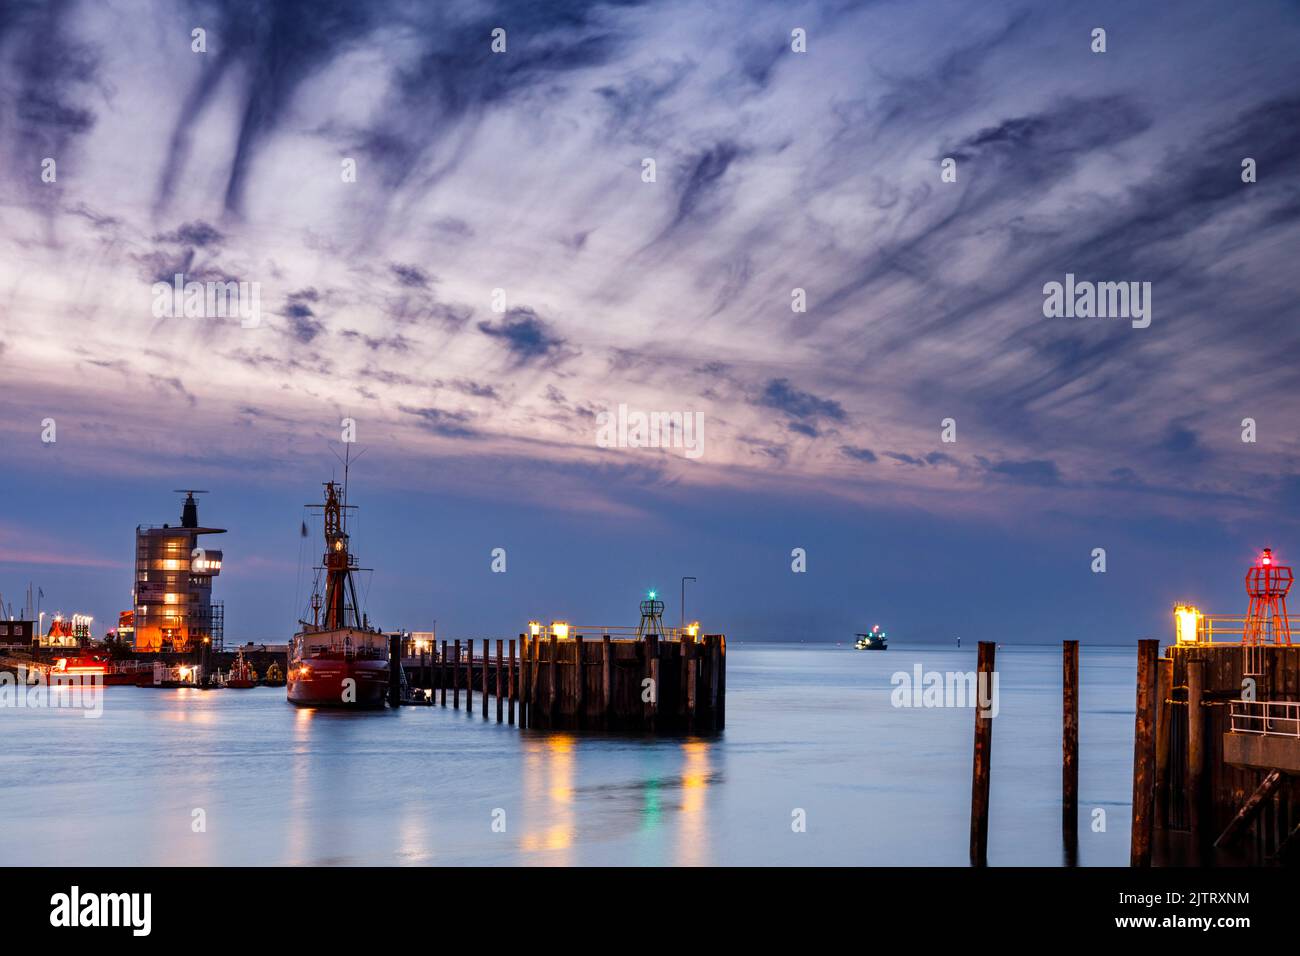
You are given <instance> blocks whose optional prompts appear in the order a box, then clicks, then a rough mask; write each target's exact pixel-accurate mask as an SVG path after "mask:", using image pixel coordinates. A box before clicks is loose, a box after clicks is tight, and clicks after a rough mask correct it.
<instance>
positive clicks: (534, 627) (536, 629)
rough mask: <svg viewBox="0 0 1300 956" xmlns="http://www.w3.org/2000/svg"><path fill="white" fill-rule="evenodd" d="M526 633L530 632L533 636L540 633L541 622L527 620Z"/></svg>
mask: <svg viewBox="0 0 1300 956" xmlns="http://www.w3.org/2000/svg"><path fill="white" fill-rule="evenodd" d="M528 633H529V634H531V635H532V636H533V637H536V636H537V635H538V634H540V633H542V625H541V622H539V621H529V622H528Z"/></svg>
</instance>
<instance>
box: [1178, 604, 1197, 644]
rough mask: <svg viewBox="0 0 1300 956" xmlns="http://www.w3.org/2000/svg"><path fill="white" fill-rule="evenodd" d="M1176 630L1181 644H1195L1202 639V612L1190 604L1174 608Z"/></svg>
mask: <svg viewBox="0 0 1300 956" xmlns="http://www.w3.org/2000/svg"><path fill="white" fill-rule="evenodd" d="M1174 630H1175V634H1176V635H1177V637H1178V643H1179V644H1195V643H1197V641H1198V640H1199V639H1200V630H1201V611H1200V609H1199V608H1196V607H1193V606H1192V605H1190V604H1179V605H1177V606H1176V607H1175V608H1174Z"/></svg>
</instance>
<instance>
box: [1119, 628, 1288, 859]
mask: <svg viewBox="0 0 1300 956" xmlns="http://www.w3.org/2000/svg"><path fill="white" fill-rule="evenodd" d="M1144 643H1145V642H1144ZM1152 643H1153V644H1154V643H1155V642H1152ZM1153 664H1154V666H1151V667H1147V668H1143V667H1141V666H1139V674H1138V678H1139V682H1138V695H1139V701H1141V700H1143V699H1144V697H1147V698H1149V699H1150V700H1151V701H1152V711H1153V712H1154V716H1155V720H1154V722H1153V726H1152V727H1151V728H1150V732H1149V733H1145V734H1144V733H1142V728H1141V724H1142V714H1141V713H1139V715H1138V722H1139V733H1138V734H1137V739H1136V740H1135V747H1134V783H1135V785H1134V800H1135V804H1134V808H1133V818H1134V826H1133V831H1134V832H1133V846H1134V853H1135V856H1134V862H1135V863H1137V864H1139V865H1141V864H1145V863H1148V862H1149V863H1150V864H1152V865H1157V866H1159V865H1183V864H1191V865H1197V864H1199V865H1214V864H1242V863H1247V864H1260V863H1271V862H1286V861H1287V860H1292V861H1294V860H1295V859H1296V857H1297V856H1300V704H1298V703H1296V702H1297V701H1300V645H1298V646H1291V645H1284V644H1256V645H1244V644H1240V643H1212V642H1202V643H1177V644H1173V645H1171V646H1169V647H1168V648H1166V654H1165V656H1164V657H1161V658H1159V659H1156V660H1154V661H1153ZM1148 767H1151V768H1153V770H1152V771H1151V776H1150V779H1151V786H1150V788H1149V789H1148V788H1147V787H1145V786H1141V787H1139V786H1138V781H1139V777H1141V778H1142V780H1143V781H1145V780H1146V779H1148V777H1147V769H1146V768H1148ZM1147 800H1149V801H1150V803H1149V805H1148V804H1146V801H1147ZM1143 848H1145V853H1144V854H1140V853H1139V851H1140V850H1142V849H1143Z"/></svg>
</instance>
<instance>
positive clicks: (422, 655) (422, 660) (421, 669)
mask: <svg viewBox="0 0 1300 956" xmlns="http://www.w3.org/2000/svg"><path fill="white" fill-rule="evenodd" d="M419 687H420V689H421V690H423V689H424V642H421V643H420V677H419ZM429 687H430V688H431V689H432V687H433V671H432V670H431V671H430V672H429ZM430 693H432V690H430Z"/></svg>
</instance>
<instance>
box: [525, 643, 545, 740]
mask: <svg viewBox="0 0 1300 956" xmlns="http://www.w3.org/2000/svg"><path fill="white" fill-rule="evenodd" d="M532 645H533V646H532V647H530V648H529V649H528V652H529V654H530V655H531V656H532V660H531V662H530V664H529V668H528V670H529V674H528V726H529V727H536V726H537V704H538V697H539V696H540V694H539V691H538V690H537V685H538V684H540V683H541V676H540V671H541V666H542V662H541V660H540V652H541V649H542V639H541V637H534V638H533V640H532Z"/></svg>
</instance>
